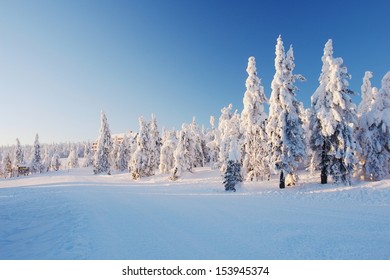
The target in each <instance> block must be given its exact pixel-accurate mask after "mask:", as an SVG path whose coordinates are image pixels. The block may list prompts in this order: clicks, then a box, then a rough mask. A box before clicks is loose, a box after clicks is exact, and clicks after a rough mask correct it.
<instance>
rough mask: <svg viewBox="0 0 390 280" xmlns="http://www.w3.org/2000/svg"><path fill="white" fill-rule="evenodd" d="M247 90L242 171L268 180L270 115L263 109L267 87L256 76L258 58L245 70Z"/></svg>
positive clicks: (251, 176)
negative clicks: (268, 129)
mask: <svg viewBox="0 0 390 280" xmlns="http://www.w3.org/2000/svg"><path fill="white" fill-rule="evenodd" d="M246 71H247V73H248V78H247V79H246V83H245V86H246V92H245V95H244V99H243V103H244V109H243V111H242V113H241V125H242V132H243V136H244V147H243V148H244V155H243V157H244V159H243V172H244V176H245V179H246V180H248V181H252V180H255V181H257V180H265V179H268V178H269V175H270V168H269V163H268V146H267V140H268V139H267V138H268V137H267V132H266V122H267V114H266V113H265V112H264V105H263V104H264V103H266V102H267V98H266V97H265V95H264V88H263V86H262V85H261V80H260V78H259V77H258V76H257V72H256V61H255V58H254V57H253V56H251V57H249V59H248V67H247V69H246Z"/></svg>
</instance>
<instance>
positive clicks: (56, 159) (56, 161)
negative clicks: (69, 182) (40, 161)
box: [50, 152, 61, 171]
mask: <svg viewBox="0 0 390 280" xmlns="http://www.w3.org/2000/svg"><path fill="white" fill-rule="evenodd" d="M60 167H61V162H60V155H59V154H58V153H57V152H54V153H53V156H52V158H51V163H50V170H52V171H58V170H60Z"/></svg>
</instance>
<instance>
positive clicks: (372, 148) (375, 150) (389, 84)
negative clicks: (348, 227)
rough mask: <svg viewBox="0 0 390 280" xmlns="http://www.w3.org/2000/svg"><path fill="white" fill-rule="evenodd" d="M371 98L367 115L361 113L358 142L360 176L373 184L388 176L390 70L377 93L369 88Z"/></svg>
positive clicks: (389, 158) (389, 159) (389, 163)
mask: <svg viewBox="0 0 390 280" xmlns="http://www.w3.org/2000/svg"><path fill="white" fill-rule="evenodd" d="M363 84H364V82H363ZM362 89H363V86H362ZM371 96H372V100H371V102H369V101H367V104H369V106H366V108H368V109H367V112H364V111H362V115H361V116H360V130H359V141H360V145H361V146H362V147H364V149H363V152H362V162H363V168H362V169H363V176H364V178H365V180H375V181H376V180H381V179H383V178H384V177H385V176H386V175H388V174H389V173H390V71H389V72H388V73H387V74H386V75H385V76H384V77H383V79H382V87H381V89H380V90H379V91H378V90H377V89H376V88H372V95H371ZM362 102H363V100H362Z"/></svg>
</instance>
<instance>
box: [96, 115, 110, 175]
mask: <svg viewBox="0 0 390 280" xmlns="http://www.w3.org/2000/svg"><path fill="white" fill-rule="evenodd" d="M111 150H112V139H111V132H110V128H109V125H108V122H107V117H106V114H104V112H103V111H102V112H101V113H100V134H99V138H98V142H97V150H96V153H95V159H94V169H93V172H94V174H100V173H107V174H108V175H110V174H111V163H110V154H111Z"/></svg>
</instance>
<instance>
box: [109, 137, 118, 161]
mask: <svg viewBox="0 0 390 280" xmlns="http://www.w3.org/2000/svg"><path fill="white" fill-rule="evenodd" d="M118 150H119V139H118V136H115V137H114V141H113V143H112V150H111V153H110V159H111V166H113V167H114V169H118V166H117V164H116V163H117V159H118Z"/></svg>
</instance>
